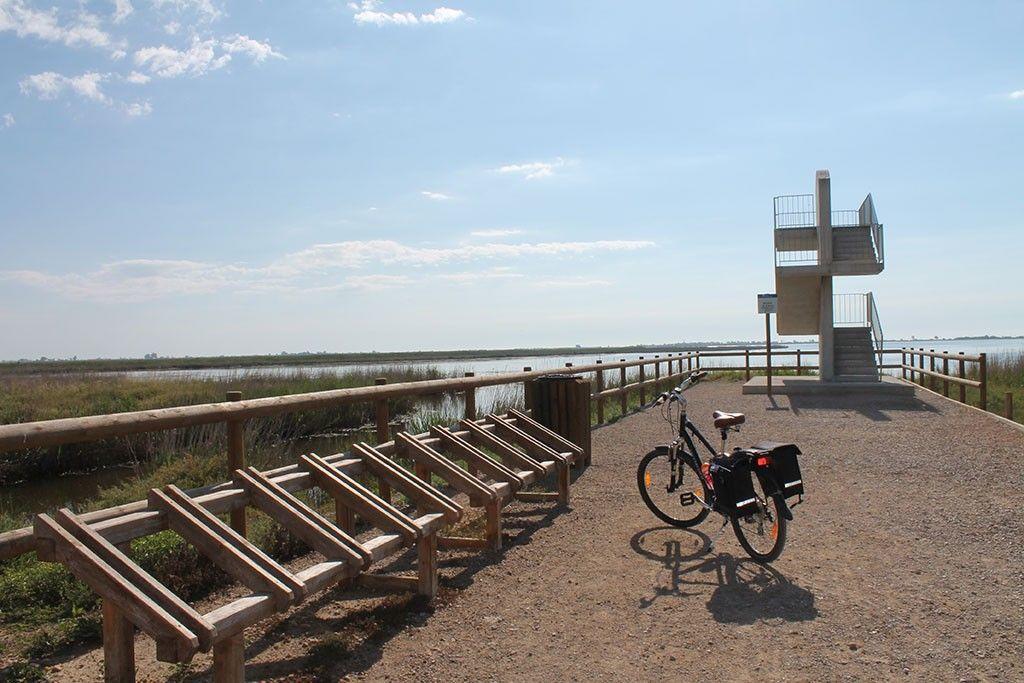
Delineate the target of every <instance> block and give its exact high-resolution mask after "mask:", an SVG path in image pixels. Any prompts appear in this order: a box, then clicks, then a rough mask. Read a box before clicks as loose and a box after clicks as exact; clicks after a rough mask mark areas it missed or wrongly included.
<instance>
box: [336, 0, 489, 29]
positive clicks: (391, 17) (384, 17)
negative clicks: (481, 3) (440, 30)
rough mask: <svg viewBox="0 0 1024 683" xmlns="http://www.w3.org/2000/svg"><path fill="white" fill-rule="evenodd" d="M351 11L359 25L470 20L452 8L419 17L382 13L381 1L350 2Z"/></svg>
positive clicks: (444, 22)
mask: <svg viewBox="0 0 1024 683" xmlns="http://www.w3.org/2000/svg"><path fill="white" fill-rule="evenodd" d="M348 6H349V9H351V10H352V11H353V12H355V14H354V15H352V19H353V21H355V22H356V23H357V24H373V25H375V26H412V25H415V24H420V23H423V24H450V23H452V22H455V21H459V20H461V19H467V20H468V19H469V16H468V15H467V14H466V13H465V12H463V11H462V10H460V9H452V8H451V7H438V8H436V9H434V10H432V11H430V12H426V13H423V14H420V15H419V16H417V15H415V14H413V13H412V12H387V11H381V9H380V6H381V3H380V0H362V2H358V3H356V2H350V3H349V4H348Z"/></svg>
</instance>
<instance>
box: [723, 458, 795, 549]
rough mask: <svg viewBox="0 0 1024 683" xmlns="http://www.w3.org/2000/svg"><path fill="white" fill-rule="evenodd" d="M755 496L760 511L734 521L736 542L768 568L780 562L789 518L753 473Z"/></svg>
mask: <svg viewBox="0 0 1024 683" xmlns="http://www.w3.org/2000/svg"><path fill="white" fill-rule="evenodd" d="M750 476H751V477H753V484H754V495H755V496H756V497H757V507H758V510H757V512H755V513H754V514H752V515H747V516H746V517H733V518H732V530H733V532H734V533H735V534H736V539H737V540H739V542H740V545H741V546H743V549H744V550H746V551H747V554H748V555H750V557H751V559H753V560H754V561H755V562H760V563H761V564H765V563H767V562H772V561H773V560H776V559H778V557H779V555H781V554H782V548H783V547H784V546H785V545H786V518H785V517H783V516H782V505H781V504H780V503H779V501H778V499H777V498H775V497H773V496H769V495H768V494H767V493H765V490H764V486H763V485H762V483H761V480H760V479H759V478H758V477H757V475H756V474H754V473H753V472H751V473H750Z"/></svg>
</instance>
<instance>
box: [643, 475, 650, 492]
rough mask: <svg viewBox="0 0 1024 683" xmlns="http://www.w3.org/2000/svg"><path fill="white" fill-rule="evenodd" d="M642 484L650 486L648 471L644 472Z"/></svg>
mask: <svg viewBox="0 0 1024 683" xmlns="http://www.w3.org/2000/svg"><path fill="white" fill-rule="evenodd" d="M644 486H645V487H647V488H651V473H650V472H644Z"/></svg>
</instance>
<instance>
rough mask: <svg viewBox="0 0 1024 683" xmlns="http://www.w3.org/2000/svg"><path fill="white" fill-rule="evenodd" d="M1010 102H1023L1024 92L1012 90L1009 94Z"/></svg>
mask: <svg viewBox="0 0 1024 683" xmlns="http://www.w3.org/2000/svg"><path fill="white" fill-rule="evenodd" d="M1010 99H1011V100H1024V90H1014V91H1013V92H1012V93H1010Z"/></svg>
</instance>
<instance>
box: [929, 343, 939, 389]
mask: <svg viewBox="0 0 1024 683" xmlns="http://www.w3.org/2000/svg"><path fill="white" fill-rule="evenodd" d="M929 352H930V353H935V349H929ZM928 369H929V370H931V371H932V372H935V356H928ZM936 384H937V383H936V381H935V375H931V376H929V377H928V385H929V387H930V388H931V390H932V391H935V389H936Z"/></svg>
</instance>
